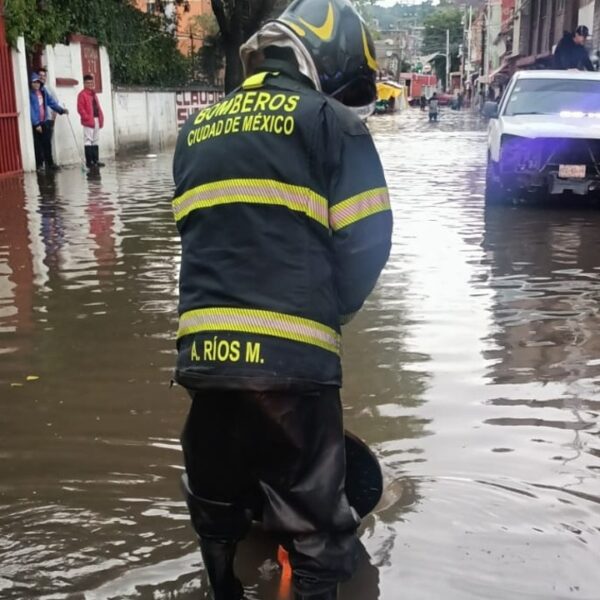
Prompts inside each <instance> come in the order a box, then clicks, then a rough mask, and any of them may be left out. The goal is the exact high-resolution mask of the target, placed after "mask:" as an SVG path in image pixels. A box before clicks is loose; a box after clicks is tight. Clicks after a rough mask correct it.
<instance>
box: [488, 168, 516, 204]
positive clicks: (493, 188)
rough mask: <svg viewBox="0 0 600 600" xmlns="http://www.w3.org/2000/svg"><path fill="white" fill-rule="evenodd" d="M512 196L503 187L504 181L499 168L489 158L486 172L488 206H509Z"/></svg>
mask: <svg viewBox="0 0 600 600" xmlns="http://www.w3.org/2000/svg"><path fill="white" fill-rule="evenodd" d="M511 199H512V198H511V195H510V193H509V192H508V190H507V189H506V188H505V187H504V186H503V185H502V180H501V179H500V175H499V173H498V168H497V167H496V165H495V164H494V162H493V161H492V160H491V159H490V158H488V163H487V168H486V171H485V203H486V205H497V204H508V203H510V202H511Z"/></svg>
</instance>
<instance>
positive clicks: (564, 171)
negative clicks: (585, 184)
mask: <svg viewBox="0 0 600 600" xmlns="http://www.w3.org/2000/svg"><path fill="white" fill-rule="evenodd" d="M558 176H559V177H560V178H562V179H585V165H558Z"/></svg>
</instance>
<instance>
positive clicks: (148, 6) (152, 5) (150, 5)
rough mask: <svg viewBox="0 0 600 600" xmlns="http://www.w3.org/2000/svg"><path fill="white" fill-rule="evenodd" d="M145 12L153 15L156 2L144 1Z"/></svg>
mask: <svg viewBox="0 0 600 600" xmlns="http://www.w3.org/2000/svg"><path fill="white" fill-rule="evenodd" d="M146 12H147V13H149V14H151V15H153V14H154V13H155V12H156V2H146Z"/></svg>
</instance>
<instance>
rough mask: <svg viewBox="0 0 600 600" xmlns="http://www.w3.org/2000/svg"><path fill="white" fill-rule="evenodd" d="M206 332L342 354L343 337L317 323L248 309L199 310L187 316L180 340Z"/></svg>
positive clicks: (180, 326)
mask: <svg viewBox="0 0 600 600" xmlns="http://www.w3.org/2000/svg"><path fill="white" fill-rule="evenodd" d="M205 331H237V332H239V333H254V334H259V335H269V336H272V337H278V338H283V339H286V340H292V341H294V342H303V343H304V344H312V345H313V346H318V347H319V348H323V349H324V350H329V352H334V353H335V354H339V352H340V335H339V334H338V333H337V332H336V331H334V330H333V329H331V328H330V327H327V326H325V325H323V324H321V323H318V322H317V321H311V320H310V319H304V318H302V317H296V316H294V315H287V314H284V313H278V312H272V311H269V310H257V309H248V308H199V309H196V310H190V311H188V312H186V313H183V314H182V315H181V317H180V319H179V331H178V332H177V338H181V337H183V336H185V335H190V334H192V333H201V332H205Z"/></svg>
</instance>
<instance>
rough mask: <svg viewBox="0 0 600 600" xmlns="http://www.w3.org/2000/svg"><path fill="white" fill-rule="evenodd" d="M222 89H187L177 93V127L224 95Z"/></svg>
mask: <svg viewBox="0 0 600 600" xmlns="http://www.w3.org/2000/svg"><path fill="white" fill-rule="evenodd" d="M224 95H225V94H224V93H223V92H222V91H220V90H185V91H180V92H176V93H175V103H176V104H177V127H178V128H181V127H182V125H183V124H184V123H185V122H186V121H187V118H188V117H189V116H190V115H192V114H194V113H195V112H196V111H198V110H200V109H202V108H206V107H207V106H210V105H211V104H214V103H215V102H218V101H219V100H221V98H223V97H224Z"/></svg>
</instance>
